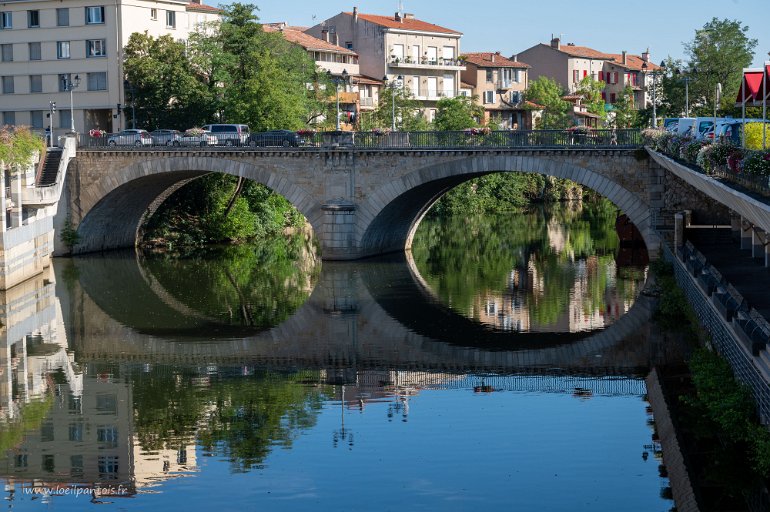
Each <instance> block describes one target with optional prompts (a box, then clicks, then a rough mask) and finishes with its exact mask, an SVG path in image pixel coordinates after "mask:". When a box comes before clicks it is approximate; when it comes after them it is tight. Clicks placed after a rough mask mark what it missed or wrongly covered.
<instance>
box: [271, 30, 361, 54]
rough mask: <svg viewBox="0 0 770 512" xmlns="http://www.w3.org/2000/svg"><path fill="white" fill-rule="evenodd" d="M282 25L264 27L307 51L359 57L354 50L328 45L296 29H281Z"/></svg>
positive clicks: (332, 44)
mask: <svg viewBox="0 0 770 512" xmlns="http://www.w3.org/2000/svg"><path fill="white" fill-rule="evenodd" d="M279 25H280V24H278V23H276V24H267V25H262V28H263V29H264V31H265V32H280V33H282V34H283V37H284V38H286V40H287V41H289V42H290V43H294V44H297V45H299V46H301V47H303V48H304V49H306V50H316V51H325V52H334V53H340V54H342V55H358V54H357V53H356V52H354V51H353V50H348V49H347V48H343V47H342V46H338V45H336V44H334V43H328V42H326V41H324V40H323V39H318V38H317V37H313V36H311V35H310V34H306V33H304V32H302V31H301V30H297V29H295V28H294V27H287V26H284V27H282V28H281V27H279Z"/></svg>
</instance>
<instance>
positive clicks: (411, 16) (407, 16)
mask: <svg viewBox="0 0 770 512" xmlns="http://www.w3.org/2000/svg"><path fill="white" fill-rule="evenodd" d="M404 19H405V20H413V19H414V14H412V13H411V12H405V13H404Z"/></svg>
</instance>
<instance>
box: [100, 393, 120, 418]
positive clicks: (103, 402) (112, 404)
mask: <svg viewBox="0 0 770 512" xmlns="http://www.w3.org/2000/svg"><path fill="white" fill-rule="evenodd" d="M96 410H97V411H99V412H110V413H112V414H117V413H118V396H117V395H115V394H113V393H111V394H107V393H102V394H98V395H96Z"/></svg>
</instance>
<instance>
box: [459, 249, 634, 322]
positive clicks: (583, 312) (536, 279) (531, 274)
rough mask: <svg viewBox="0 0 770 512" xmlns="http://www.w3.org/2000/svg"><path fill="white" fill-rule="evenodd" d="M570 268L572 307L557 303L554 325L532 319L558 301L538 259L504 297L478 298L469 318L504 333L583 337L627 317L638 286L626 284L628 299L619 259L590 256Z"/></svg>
mask: <svg viewBox="0 0 770 512" xmlns="http://www.w3.org/2000/svg"><path fill="white" fill-rule="evenodd" d="M554 237H555V242H553V243H554V244H555V246H559V245H560V244H562V243H563V240H561V239H560V238H559V236H556V235H554ZM549 240H550V238H549ZM569 264H570V265H571V267H572V272H573V274H574V279H573V281H572V284H571V286H570V288H569V292H568V297H566V301H567V302H566V304H564V305H558V304H557V307H558V308H559V310H558V316H557V317H556V318H554V319H551V320H550V321H549V322H547V323H542V322H538V321H536V320H535V319H534V318H533V317H532V309H531V305H532V303H534V304H535V305H536V306H537V307H536V308H535V309H540V310H542V309H543V308H544V307H547V301H556V300H558V298H554V297H549V296H548V295H547V292H546V290H547V286H546V278H547V276H545V275H543V273H542V272H540V271H539V270H538V267H537V265H536V264H535V262H534V261H533V260H530V261H529V262H528V264H527V267H526V269H522V268H514V269H513V270H511V272H510V274H509V277H508V287H507V290H506V291H505V292H503V293H497V292H492V291H487V292H485V293H480V294H478V295H477V297H476V302H475V303H473V304H472V306H471V308H472V311H471V312H470V314H471V315H472V316H476V317H477V318H478V319H479V321H481V323H483V324H486V325H489V326H492V327H494V328H496V329H501V330H505V331H516V332H554V331H555V332H580V331H592V330H597V329H604V328H605V327H607V326H608V325H610V324H612V323H613V322H614V321H616V320H617V319H618V318H620V317H621V316H623V315H624V314H625V313H627V312H628V310H629V309H630V308H631V306H632V305H633V298H634V297H635V296H636V287H637V286H638V285H639V283H636V282H624V285H625V286H626V287H631V289H632V292H633V293H627V292H628V290H626V293H625V294H623V290H622V289H620V288H619V286H618V282H617V277H616V274H617V271H618V269H617V265H616V263H615V261H614V260H612V259H609V258H606V259H601V258H599V257H597V256H590V257H588V258H585V259H579V260H576V261H573V262H571V263H569ZM642 282H643V280H642Z"/></svg>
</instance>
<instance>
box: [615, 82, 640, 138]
mask: <svg viewBox="0 0 770 512" xmlns="http://www.w3.org/2000/svg"><path fill="white" fill-rule="evenodd" d="M613 107H614V112H615V118H614V120H613V125H614V126H615V128H631V127H632V126H636V125H637V117H638V115H639V113H638V111H637V110H636V107H635V105H634V90H633V89H632V88H631V86H630V85H627V86H626V87H625V88H624V89H623V90H622V91H621V92H620V94H618V97H617V101H616V102H615V104H614V105H613Z"/></svg>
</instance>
